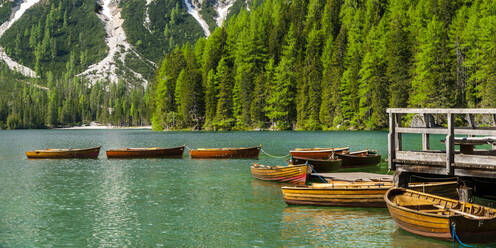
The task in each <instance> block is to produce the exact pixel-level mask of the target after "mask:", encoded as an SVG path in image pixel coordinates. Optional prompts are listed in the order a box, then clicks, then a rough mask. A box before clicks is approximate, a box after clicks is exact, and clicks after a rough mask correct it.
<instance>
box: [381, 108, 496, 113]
mask: <svg viewBox="0 0 496 248" xmlns="http://www.w3.org/2000/svg"><path fill="white" fill-rule="evenodd" d="M387 112H388V113H403V114H448V113H451V114H496V109H494V108H487V109H473V108H455V109H453V108H451V109H450V108H388V109H387Z"/></svg>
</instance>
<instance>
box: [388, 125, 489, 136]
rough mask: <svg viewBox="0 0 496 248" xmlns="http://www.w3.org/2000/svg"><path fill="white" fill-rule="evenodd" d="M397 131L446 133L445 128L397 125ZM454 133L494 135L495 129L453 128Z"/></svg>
mask: <svg viewBox="0 0 496 248" xmlns="http://www.w3.org/2000/svg"><path fill="white" fill-rule="evenodd" d="M396 132H397V133H417V134H423V133H427V134H448V129H447V128H422V127H397V128H396ZM455 134H460V135H489V136H496V129H466V128H455Z"/></svg>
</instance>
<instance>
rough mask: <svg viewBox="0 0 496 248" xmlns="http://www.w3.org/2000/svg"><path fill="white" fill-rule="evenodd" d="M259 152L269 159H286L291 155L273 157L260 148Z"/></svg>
mask: <svg viewBox="0 0 496 248" xmlns="http://www.w3.org/2000/svg"><path fill="white" fill-rule="evenodd" d="M260 151H261V152H262V153H263V154H265V155H267V156H269V157H271V158H286V157H289V156H290V155H291V154H288V155H284V156H274V155H271V154H269V153H267V152H265V151H264V149H263V148H260Z"/></svg>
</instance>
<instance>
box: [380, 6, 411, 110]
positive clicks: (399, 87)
mask: <svg viewBox="0 0 496 248" xmlns="http://www.w3.org/2000/svg"><path fill="white" fill-rule="evenodd" d="M402 4H404V2H403V1H401V0H392V1H391V4H390V9H391V17H390V22H389V28H388V32H387V33H386V47H387V50H386V62H387V67H386V76H387V77H388V80H389V85H390V89H389V106H390V107H394V108H404V107H407V106H408V92H409V89H410V82H409V80H410V73H409V68H410V66H411V61H410V59H411V57H412V55H411V50H410V43H409V42H410V39H409V34H408V32H407V30H406V27H407V24H406V23H405V20H406V19H407V17H406V11H405V8H406V7H405V6H403V5H402Z"/></svg>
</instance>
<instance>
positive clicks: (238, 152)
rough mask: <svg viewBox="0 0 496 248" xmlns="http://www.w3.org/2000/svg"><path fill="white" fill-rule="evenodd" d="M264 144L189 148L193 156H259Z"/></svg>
mask: <svg viewBox="0 0 496 248" xmlns="http://www.w3.org/2000/svg"><path fill="white" fill-rule="evenodd" d="M261 148H262V146H255V147H240V148H199V149H191V150H189V155H190V156H191V158H258V154H259V153H260V149H261Z"/></svg>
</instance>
